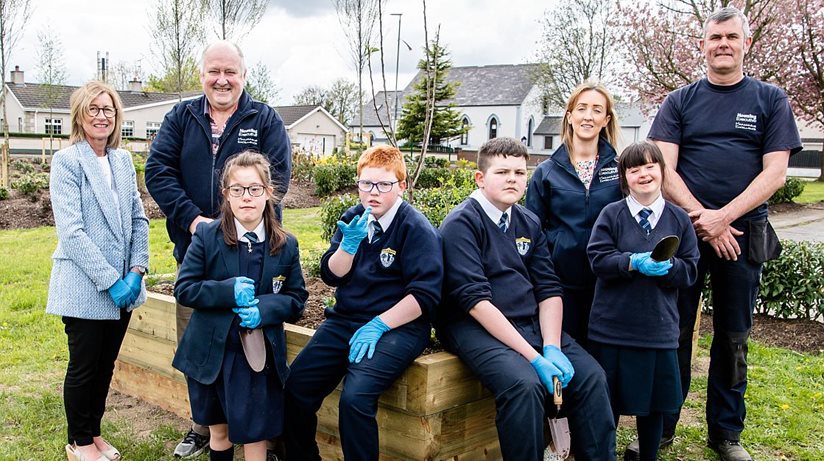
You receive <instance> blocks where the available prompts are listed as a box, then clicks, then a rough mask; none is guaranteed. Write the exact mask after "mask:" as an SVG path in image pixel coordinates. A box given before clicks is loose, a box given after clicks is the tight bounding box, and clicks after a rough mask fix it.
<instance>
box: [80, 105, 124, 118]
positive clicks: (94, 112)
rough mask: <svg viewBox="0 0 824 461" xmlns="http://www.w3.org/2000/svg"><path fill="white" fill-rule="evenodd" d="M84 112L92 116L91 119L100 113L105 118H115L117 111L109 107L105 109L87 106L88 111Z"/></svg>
mask: <svg viewBox="0 0 824 461" xmlns="http://www.w3.org/2000/svg"><path fill="white" fill-rule="evenodd" d="M86 112H88V113H89V115H90V116H92V117H97V116H98V115H99V114H100V112H103V115H104V116H105V117H106V118H112V117H114V116H115V114H117V109H115V108H114V107H109V106H106V107H97V106H89V109H88V110H87V111H86Z"/></svg>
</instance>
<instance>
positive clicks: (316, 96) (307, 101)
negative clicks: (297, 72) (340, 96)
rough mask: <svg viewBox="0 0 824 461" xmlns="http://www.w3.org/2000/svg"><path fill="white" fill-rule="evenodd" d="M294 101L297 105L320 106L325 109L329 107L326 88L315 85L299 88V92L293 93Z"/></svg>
mask: <svg viewBox="0 0 824 461" xmlns="http://www.w3.org/2000/svg"><path fill="white" fill-rule="evenodd" d="M294 102H295V104H296V105H299V106H321V107H323V108H324V109H326V110H329V109H331V106H327V104H328V101H327V99H326V90H324V89H323V88H321V87H319V86H317V85H310V86H307V87H306V88H304V89H302V90H300V93H298V94H296V95H295V99H294Z"/></svg>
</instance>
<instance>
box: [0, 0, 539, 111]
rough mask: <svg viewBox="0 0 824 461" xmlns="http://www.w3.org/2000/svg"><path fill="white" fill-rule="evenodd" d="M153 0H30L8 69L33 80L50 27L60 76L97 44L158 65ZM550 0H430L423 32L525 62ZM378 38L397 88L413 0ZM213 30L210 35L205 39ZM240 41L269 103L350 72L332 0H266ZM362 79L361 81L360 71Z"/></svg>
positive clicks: (116, 56)
mask: <svg viewBox="0 0 824 461" xmlns="http://www.w3.org/2000/svg"><path fill="white" fill-rule="evenodd" d="M157 1H158V0H111V1H99V0H72V1H66V0H33V1H32V2H31V3H32V6H33V13H32V15H31V19H30V20H29V22H28V23H27V24H26V26H25V29H24V31H23V35H22V37H21V38H20V40H19V42H18V43H17V45H16V46H15V48H14V49H13V50H12V55H11V60H10V62H9V66H8V69H9V70H11V69H13V68H14V66H16V65H17V66H20V68H21V70H23V71H24V72H25V78H26V81H29V82H37V81H39V80H38V77H39V73H38V68H37V67H38V59H37V56H38V51H39V41H38V35H39V34H42V33H43V32H44V31H48V33H51V34H52V36H54V37H56V38H58V39H59V40H60V42H61V44H62V49H63V52H64V54H63V56H64V58H63V64H64V67H65V70H66V74H67V82H66V83H67V84H70V85H79V84H82V83H83V82H85V81H87V80H89V79H92V78H94V77H95V75H96V59H97V52H98V51H99V52H108V53H109V62H110V63H111V64H114V63H117V62H120V61H122V62H126V63H129V64H131V63H134V62H139V63H140V66H141V69H142V71H143V73H144V75H145V76H148V75H149V74H152V73H158V72H159V69H158V68H156V62H157V58H156V56H155V55H154V54H153V50H154V49H155V48H156V47H155V45H154V43H153V39H152V36H151V31H150V27H151V23H152V20H151V19H150V17H149V14H150V11H151V10H152V9H153V6H154V5H156V2H157ZM550 6H551V2H549V1H546V0H505V1H501V0H429V1H428V2H427V17H428V24H429V36H430V38H432V37H433V36H434V34H435V30H436V29H437V27H438V25H440V34H441V43H442V44H445V45H446V47H447V50H448V51H449V52H450V55H451V59H452V63H453V65H454V66H473V65H489V64H523V63H526V62H532V61H534V56H535V51H536V43H537V42H538V40H539V39H540V37H541V26H540V24H539V20H540V18H541V17H542V15H543V14H544V11H545V9H547V8H549V7H550ZM389 13H401V14H402V16H401V31H400V32H401V33H400V36H401V39H402V40H404V41H406V42H407V43H408V44H409V45H410V46H411V47H412V51H409V50H408V49H407V48H406V47H405V46H404V44H403V43H402V44H401V50H400V53H396V48H397V39H398V18H397V16H389ZM210 26H211V25H207V28H209V29H211V28H210ZM384 37H385V44H384V47H385V48H386V49H387V52H386V56H385V65H386V78H387V89H389V90H392V89H394V86H395V62H396V61H395V60H396V56H398V55H399V56H398V57H399V59H398V64H399V71H398V82H399V83H398V87H399V88H403V87H404V86H406V84H407V83H408V82H409V81H410V80H411V79H412V77H413V76H414V75H415V72H416V69H415V65H416V64H417V62H418V60H419V59H421V58H422V57H423V45H424V33H423V9H422V3H421V1H420V0H388V2H387V5H386V8H385V19H384ZM215 38H216V36H215V35H214V34H210V35H209V38H208V39H207V40H213V39H215ZM239 45H240V47H241V48H242V49H243V51H244V53H245V55H246V63H247V66H249V67H251V66H253V65H255V64H256V63H258V62H263V63H264V64H266V65H267V66H268V68H269V70H270V72H271V77H272V80H273V81H274V82H275V84H276V86H277V87H278V89H279V97H278V99H277V100H276V101H274V104H278V105H288V104H291V103H292V102H293V97H294V95H295V94H297V93H299V92H300V91H301V89H303V88H305V87H307V86H310V85H318V86H321V87H329V86H330V84H331V82H332V81H334V80H335V79H337V78H341V77H343V78H347V79H349V80H351V81H356V78H357V76H356V72H355V68H354V65H353V64H352V60H351V57H350V56H349V54H348V48H347V42H346V39H345V37H344V35H343V31H342V29H341V26H340V23H339V21H338V18H337V15H336V13H335V8H334V5H333V3H332V0H270V2H269V6H268V8H267V11H266V13H265V15H264V17H263V19H262V21H261V22H260V24H258V25H257V27H255V29H253V30H252V31H251V32H250V33H249V34H248V35H247V36H246V37H244V38H243V39H241V41H240V42H239ZM198 57H199V52H198ZM374 65H375V66H378V65H379V63H378V62H377V61H375V62H374ZM6 79H9V75H8V74H7V75H6ZM364 82H365V84H368V78H367V76H366V75H365V76H364ZM366 93H367V94H369V91H368V89H367V91H366Z"/></svg>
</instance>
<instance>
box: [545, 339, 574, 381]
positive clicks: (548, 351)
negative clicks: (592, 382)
mask: <svg viewBox="0 0 824 461" xmlns="http://www.w3.org/2000/svg"><path fill="white" fill-rule="evenodd" d="M544 358H545V359H547V360H548V361H549V363H551V364H552V365H554V366H555V368H557V369H558V370H559V371H560V372H561V375H559V376H558V381H560V382H561V387H567V384H569V382H570V381H571V380H572V377H573V376H575V368H573V366H572V363H571V362H570V361H569V359H568V358H567V356H566V355H564V353H563V352H561V349H558V347H557V346H553V345H551V344H547V345H546V346H544Z"/></svg>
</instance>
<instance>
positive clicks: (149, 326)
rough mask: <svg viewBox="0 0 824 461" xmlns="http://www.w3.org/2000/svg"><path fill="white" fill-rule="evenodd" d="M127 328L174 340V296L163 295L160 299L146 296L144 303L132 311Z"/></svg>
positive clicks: (175, 333)
mask: <svg viewBox="0 0 824 461" xmlns="http://www.w3.org/2000/svg"><path fill="white" fill-rule="evenodd" d="M158 296H164V295H158ZM129 329H130V330H136V331H140V332H143V333H146V334H148V335H152V336H154V337H157V338H160V339H166V340H169V341H175V342H176V341H177V324H176V321H175V303H174V298H172V297H171V296H164V298H163V299H161V298H159V297H154V296H148V297H147V298H146V303H145V304H143V305H142V306H140V307H139V308H138V309H137V310H135V311H134V312H133V313H132V319H131V320H130V321H129Z"/></svg>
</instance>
